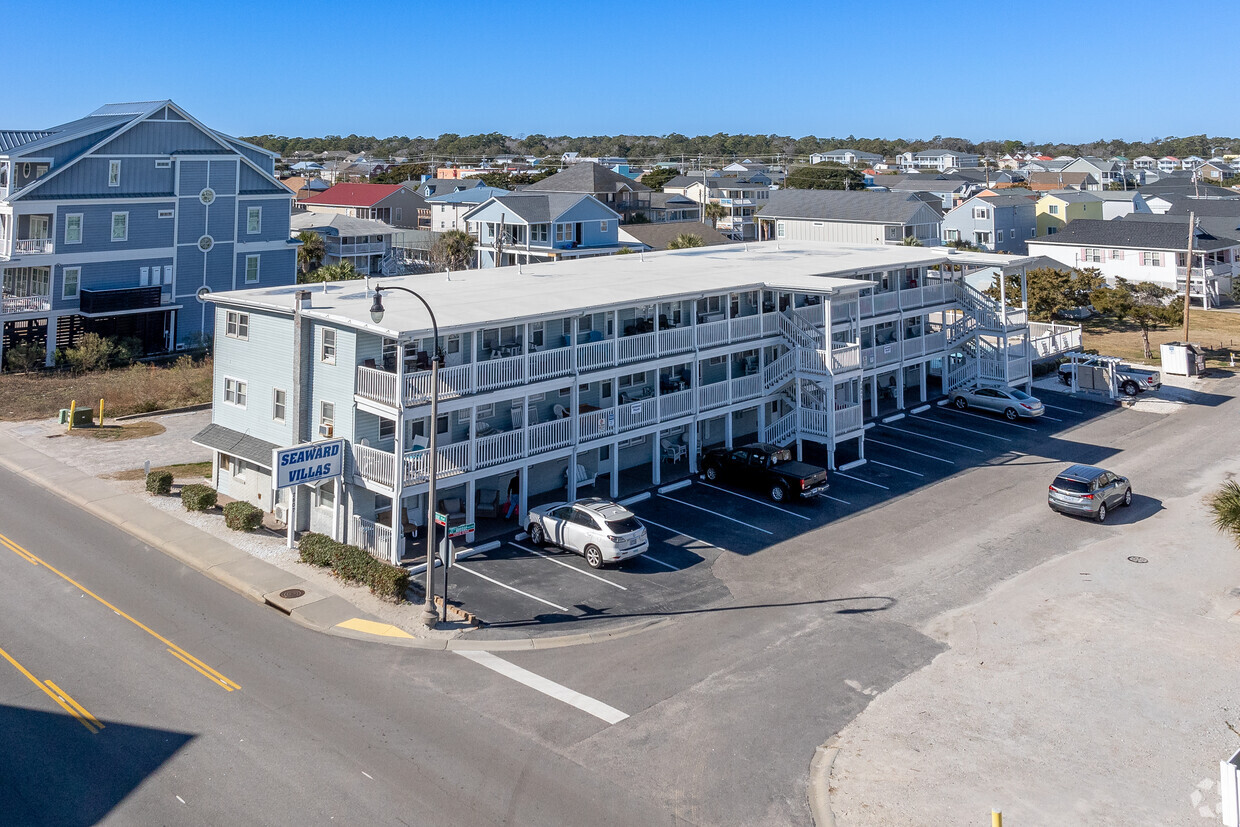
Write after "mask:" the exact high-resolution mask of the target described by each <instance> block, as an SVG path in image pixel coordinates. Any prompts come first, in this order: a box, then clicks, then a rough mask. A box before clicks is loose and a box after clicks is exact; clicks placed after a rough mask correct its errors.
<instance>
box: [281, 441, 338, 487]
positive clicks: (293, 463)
mask: <svg viewBox="0 0 1240 827" xmlns="http://www.w3.org/2000/svg"><path fill="white" fill-rule="evenodd" d="M271 454H272V456H271V467H272V468H273V469H275V475H274V476H275V484H276V488H277V489H279V488H290V487H292V486H294V485H309V484H312V483H316V482H320V481H322V480H327V479H332V478H334V477H340V476H343V475H344V440H343V439H333V440H328V441H326V442H311V443H307V444H305V445H296V446H294V447H292V448H277V449H276V450H274V451H272V452H271Z"/></svg>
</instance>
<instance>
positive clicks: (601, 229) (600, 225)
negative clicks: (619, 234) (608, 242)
mask: <svg viewBox="0 0 1240 827" xmlns="http://www.w3.org/2000/svg"><path fill="white" fill-rule="evenodd" d="M598 231H599V232H600V233H605V232H607V222H606V221H600V222H599V223H598Z"/></svg>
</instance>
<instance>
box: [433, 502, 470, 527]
mask: <svg viewBox="0 0 1240 827" xmlns="http://www.w3.org/2000/svg"><path fill="white" fill-rule="evenodd" d="M439 513H440V514H444V515H446V516H447V517H448V525H453V524H454V523H463V522H465V501H464V500H463V499H461V498H460V497H444V498H443V499H442V500H440V501H439Z"/></svg>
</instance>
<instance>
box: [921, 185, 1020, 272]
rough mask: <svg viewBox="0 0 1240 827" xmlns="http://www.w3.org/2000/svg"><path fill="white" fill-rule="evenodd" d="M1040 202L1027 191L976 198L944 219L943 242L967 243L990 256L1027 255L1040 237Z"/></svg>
mask: <svg viewBox="0 0 1240 827" xmlns="http://www.w3.org/2000/svg"><path fill="white" fill-rule="evenodd" d="M1036 211H1037V199H1036V198H1034V197H1032V196H1031V195H1030V194H1029V191H1028V190H1023V189H1021V190H1015V191H1013V193H1012V194H1007V193H1005V194H1002V195H975V196H973V197H972V198H969V199H967V200H966V201H964V203H962V204H961V205H960V206H958V207H956V208H955V209H954V210H951V211H950V212H948V213H947V215H945V216H943V241H944V242H946V243H948V244H951V243H952V242H955V241H966V242H968V243H970V244H973V245H976V246H977V247H978V249H980V250H983V251H984V252H987V253H1012V254H1014V255H1021V256H1023V255H1025V252H1026V250H1027V247H1026V246H1025V245H1026V242H1028V240H1029V239H1031V238H1033V237H1034V236H1035V235H1037V227H1038V222H1037V216H1036V214H1035V213H1036Z"/></svg>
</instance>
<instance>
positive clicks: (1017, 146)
mask: <svg viewBox="0 0 1240 827" xmlns="http://www.w3.org/2000/svg"><path fill="white" fill-rule="evenodd" d="M244 140H247V141H249V142H251V143H255V144H258V145H259V146H261V147H263V148H265V149H269V150H271V151H273V152H278V153H280V154H281V155H285V156H287V155H290V154H291V153H293V152H298V151H305V152H313V153H316V154H317V153H320V152H348V153H357V152H366V153H368V154H371V155H373V156H376V157H380V158H390V157H405V158H410V159H413V160H417V161H429V160H431V158H432V156H433V157H434V159H435V160H436V161H439V160H445V161H447V160H452V159H454V158H456V159H459V160H462V161H466V160H468V161H473V160H478V159H481V158H483V157H487V158H494V157H495V156H496V155H534V156H537V157H539V158H546V157H555V158H558V157H559V156H560V155H562V154H563V153H565V152H577V153H580V154H581V155H585V156H590V157H598V156H608V157H621V158H628V159H632V160H640V161H679V160H681V159H684V161H685V162H686V163H690V162H692V163H697V162H698V160H699V159H700V160H701V161H702V163H717V162H719V161H723V160H727V161H730V160H733V159H740V158H746V157H748V158H754V159H755V160H757V159H761V160H768V161H774V160H780V159H783V160H787V159H789V158H795V159H802V160H804V159H807V158H808V157H809V156H810V155H812V154H814V153H816V152H826V151H829V150H832V149H839V148H844V147H848V148H852V149H860V150H862V151H863V152H875V153H878V154H880V155H883V156H887V157H890V156H892V155H897V154H899V153H901V152H908V151H914V152H915V151H917V150H921V149H928V148H941V149H954V150H957V151H959V152H972V153H977V154H979V155H993V156H996V157H998V156H1002V155H1005V154H1008V153H1012V152H1016V151H1029V152H1039V153H1044V154H1047V155H1052V156H1054V155H1074V156H1075V155H1098V156H1101V157H1104V158H1110V157H1113V156H1115V155H1123V156H1126V157H1128V158H1136V157H1139V156H1141V155H1152V156H1154V157H1156V158H1158V157H1162V156H1163V155H1174V156H1176V157H1181V158H1182V157H1185V156H1188V155H1198V156H1201V157H1203V158H1207V157H1209V156H1210V155H1211V154H1213V153H1212V152H1211V150H1212V149H1214V148H1219V149H1220V150H1222V151H1233V152H1234V151H1240V138H1227V137H1220V136H1213V137H1212V136H1207V135H1191V136H1188V137H1184V138H1176V137H1167V138H1150V139H1149V140H1147V141H1123V140H1120V139H1118V138H1113V139H1110V140H1106V139H1099V140H1096V141H1091V142H1088V143H1082V144H1070V143H1034V142H1028V141H1020V140H1011V139H1009V140H1001V141H979V142H974V141H970V140H968V139H966V138H954V137H950V136H943V135H935V136H934V137H932V138H926V139H922V138H915V139H905V138H895V139H889V138H858V137H856V136H855V135H849V136H848V137H845V138H838V137H832V138H819V137H816V136H813V135H807V136H806V137H803V138H793V137H790V136H787V135H729V134H726V133H723V132H720V133H716V134H714V135H698V136H696V137H688V136H686V135H681V134H679V133H676V132H673V133H671V134H669V135H595V136H589V137H585V136H582V137H570V136H568V135H560V136H554V137H552V136H547V135H526V136H523V137H518V138H514V137H511V136H508V135H502V134H500V133H498V132H491V133H487V134H484V135H457V134H455V133H445V134H443V135H440V136H439V137H438V138H423V137H417V138H410V137H407V136H403V135H401V136H392V137H389V138H376V137H373V136H362V135H348V136H340V135H326V136H324V137H321V138H290V137H287V136H284V135H257V136H251V137H247V138H245V139H244Z"/></svg>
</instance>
